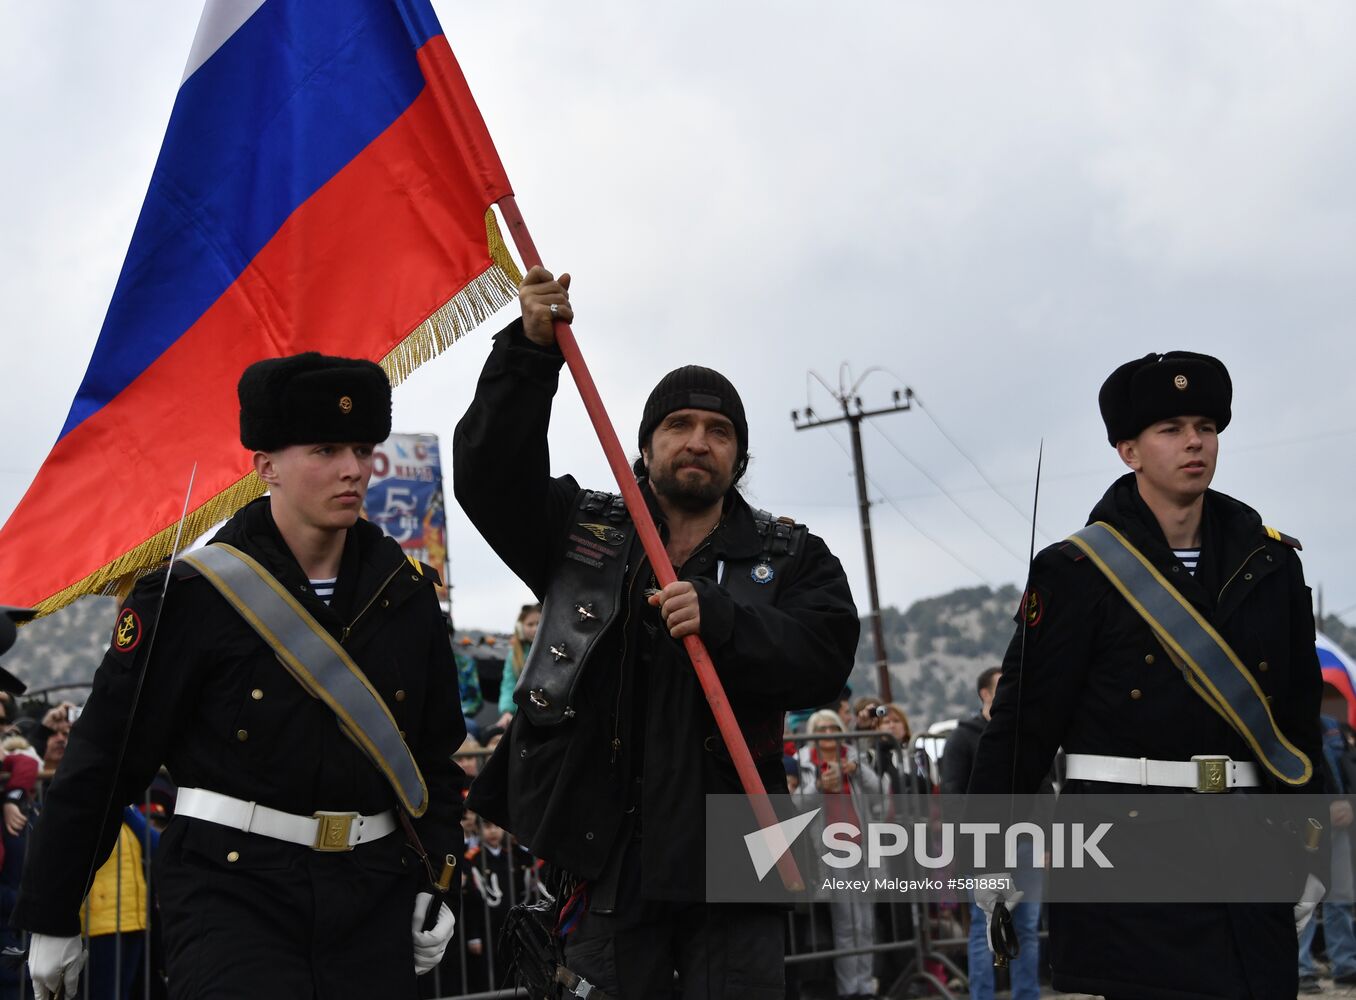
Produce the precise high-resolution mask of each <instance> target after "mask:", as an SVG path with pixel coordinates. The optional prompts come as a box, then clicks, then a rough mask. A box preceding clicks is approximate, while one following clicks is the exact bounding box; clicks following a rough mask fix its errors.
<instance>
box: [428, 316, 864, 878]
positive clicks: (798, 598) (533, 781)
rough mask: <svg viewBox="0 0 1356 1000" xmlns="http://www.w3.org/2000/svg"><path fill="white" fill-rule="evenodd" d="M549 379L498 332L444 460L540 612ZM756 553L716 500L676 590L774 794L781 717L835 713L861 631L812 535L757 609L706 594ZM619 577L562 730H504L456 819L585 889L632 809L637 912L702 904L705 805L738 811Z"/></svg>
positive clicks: (527, 350)
mask: <svg viewBox="0 0 1356 1000" xmlns="http://www.w3.org/2000/svg"><path fill="white" fill-rule="evenodd" d="M561 364H562V358H561V355H560V353H559V351H558V350H556V349H554V348H552V349H543V348H538V347H536V346H535V345H533V344H532V343H531V342H530V341H528V340H527V338H526V337H525V336H524V335H523V333H522V326H521V322H515V323H514V324H512V325H510V326H509V327H508V328H507V329H506V330H504V331H503V332H501V333H500V334H499V335H498V337H497V338H496V340H495V345H494V349H493V350H492V351H491V353H490V356H489V359H488V360H487V362H486V364H485V369H484V371H483V373H482V374H481V378H480V382H479V385H478V386H477V388H476V396H475V400H474V401H473V402H472V404H471V407H470V409H468V410H467V412H466V415H465V416H464V417H463V418H462V420H461V422H460V423H459V424H458V425H457V431H456V437H455V439H454V448H453V454H454V463H455V466H454V467H455V478H454V482H455V486H456V495H457V499H458V500H459V501H460V503H461V505H462V507H463V508H464V509H465V511H466V513H467V515H468V516H469V517H470V518H471V520H472V522H473V523H474V524H475V525H476V527H477V528H478V529H479V530H480V532H481V534H483V535H484V536H485V538H486V540H487V541H488V542H489V543H490V545H491V546H492V547H493V548H494V550H495V552H496V553H498V555H499V556H500V558H502V559H503V560H504V562H505V563H507V564H508V566H509V568H510V569H512V570H513V571H514V572H515V573H517V574H518V576H519V577H520V578H521V579H522V580H523V581H524V582H525V583H526V584H527V585H528V587H530V588H531V589H532V591H533V593H535V594H536V595H538V597H541V596H543V595H544V594H546V592H547V590H548V588H549V587H550V586H551V583H552V579H553V575H554V572H555V569H556V567H557V566H558V565H560V563H561V560H562V559H563V557H564V552H565V549H566V540H567V533H568V526H569V524H570V521H571V516H572V514H573V513H574V511H575V508H576V504H577V502H578V499H579V495H580V489H579V486H578V484H577V483H576V482H575V480H574V479H573V478H572V477H570V476H564V477H561V478H557V479H553V478H551V475H550V460H549V455H548V451H547V441H546V435H547V425H548V423H549V419H550V412H551V400H552V397H553V396H554V394H555V391H556V386H557V381H558V377H559V372H560V366H561ZM646 493H647V498H648V499H649V501H650V508H651V513H653V514H656V516H658V511H657V509H656V508H655V505H654V503H653V497H651V496H648V489H646ZM660 530H661V533H662V532H663V525H662V522H661V525H660ZM762 548H763V543H762V539H761V538H760V536H759V535H758V533H757V531H756V529H755V526H754V519H753V516H752V513H751V511H750V509H749V507H748V505H747V504H746V503H745V502H744V500H743V499H742V498H741V497H739V495H738V494H737V493H736V492H735V491H733V490H732V491H731V493H730V495H729V496H728V497H727V499H726V508H725V514H724V517H723V519H722V521H721V523H720V524H719V526H718V527H717V528H716V530H715V531H714V532H713V533H712V535H711V537H710V538H709V539H708V540H707V541H706V542H705V543H704V544H703V545H702V546H701V547H699V548H698V550H697V551H696V552H694V553H693V554H692V556H691V557H690V558H689V559H688V561H687V563H686V565H684V566H682V567H681V568H680V571H679V574H678V575H679V578H680V579H684V580H689V581H691V582H692V583H693V584H694V585H695V587H696V588H697V593H698V599H699V601H700V611H701V620H702V629H701V635H702V639H703V640H704V641H705V643H706V645H707V648H708V649H709V650H710V653H711V657H712V659H713V661H714V662H715V666H716V672H717V674H718V675H719V677H720V680H721V683H722V685H723V686H724V688H725V693H726V695H727V696H728V698H729V700H730V703H731V706H732V707H733V709H734V711H735V715H736V717H737V718H738V719H739V721H740V724H741V727H742V728H743V730H744V732H745V735H746V736H748V735H749V734H750V732H751V731H753V730H758V731H765V730H766V729H767V728H768V725H767V724H768V721H769V718H770V719H771V723H772V728H773V729H774V730H775V732H774V733H773V738H772V740H771V743H770V745H769V746H767V747H766V748H765V749H764V752H763V753H762V754H758V753H755V760H756V763H757V765H758V771H759V774H760V775H761V776H762V779H763V783H764V785H765V786H766V788H767V789H768V790H769V791H770V792H774V793H778V794H785V792H786V773H785V770H784V769H783V767H782V763H781V753H782V751H781V746H780V734H781V728H780V726H781V718H780V715H781V713H782V712H783V711H786V710H789V709H794V708H801V707H807V706H812V705H821V704H824V703H825V702H827V701H829V700H831V699H832V698H834V697H835V696H837V694H838V693H839V691H841V690H842V687H843V683H844V681H845V680H846V678H847V675H848V673H849V672H850V670H851V667H852V659H853V654H854V651H855V649H856V644H857V637H858V632H859V629H860V623H859V621H858V618H857V610H856V607H855V605H854V604H853V602H852V595H851V593H850V591H849V589H848V585H847V580H846V578H845V577H844V575H843V570H842V567H841V565H840V564H839V562H838V560H837V559H836V558H835V557H834V556H833V555H832V553H830V552H829V550H828V548H827V547H826V546H825V544H824V542H823V541H822V540H821V539H819V538H817V537H816V536H814V535H807V536H806V540H805V544H804V545H803V546H802V547H801V548H800V549H799V551H798V552H797V553H796V554H795V555H794V556H793V557H791V560H790V562H789V564H788V565H787V566H785V567H784V568H783V569H782V570H781V571H780V572H779V574H778V576H779V577H780V579H779V581H778V586H777V590H776V594H775V596H774V598H773V600H772V603H771V604H761V605H753V604H746V603H740V602H739V601H737V600H735V598H734V597H733V596H732V595H731V593H730V591H729V590H727V589H726V588H725V587H722V586H720V585H718V584H717V582H716V575H717V567H718V565H719V564H720V563H722V562H724V563H725V564H726V572H727V573H728V574H733V573H743V574H748V573H749V570H750V569H751V567H752V566H753V565H754V564H755V563H756V561H757V560H758V558H759V553H760V552H761V551H762ZM627 560H628V571H627V573H626V577H625V586H626V588H627V593H626V594H625V595H624V597H623V604H624V608H623V611H622V613H621V614H620V615H619V616H618V618H619V621H620V624H619V625H618V626H616V627H614V628H612V629H610V630H609V632H607V633H606V634H604V635H603V636H601V637H600V638H599V640H598V643H597V645H596V646H595V647H594V651H593V653H592V654H591V655H590V656H589V658H588V660H587V661H586V662H585V664H584V666H583V672H582V674H581V679H580V681H579V688H578V691H577V693H576V696H575V699H574V707H575V709H576V711H577V714H576V715H575V716H574V717H573V718H571V719H568V720H566V721H564V722H563V723H561V724H560V725H558V726H550V727H546V726H542V727H537V726H533V725H532V723H531V722H529V721H528V720H527V718H526V717H525V716H524V713H523V712H519V713H518V714H517V716H516V717H515V719H514V722H513V726H512V727H511V729H510V732H509V734H508V736H507V738H505V740H504V741H503V742H502V743H501V744H500V746H499V748H498V749H497V750H496V752H495V754H494V756H493V757H491V758H490V760H489V761H488V762H487V764H486V766H485V768H484V770H483V771H482V772H481V774H480V776H479V777H478V778H477V779H476V781H475V782H474V783H473V785H472V788H471V797H470V800H469V805H470V806H471V807H472V808H473V809H475V810H476V811H478V812H481V813H483V814H484V815H485V816H487V817H488V818H490V819H493V820H494V821H495V822H497V823H499V824H500V825H502V826H504V827H505V828H507V829H509V830H511V831H513V833H514V834H515V835H517V836H518V837H519V838H520V839H521V840H522V841H523V842H524V843H525V844H527V845H528V846H529V847H530V848H531V849H532V851H533V853H534V854H535V855H537V856H538V857H540V858H543V859H545V860H547V861H549V862H551V863H552V864H554V865H557V866H559V867H560V868H563V869H565V870H566V871H569V872H571V873H573V874H575V875H577V876H580V877H583V878H596V877H597V876H598V875H599V873H600V872H601V870H602V868H603V866H604V863H605V862H606V860H607V859H608V856H609V854H610V852H611V850H612V847H613V845H614V843H615V842H616V839H617V835H618V831H619V829H620V828H621V823H622V816H623V812H624V811H625V810H627V809H630V808H632V807H638V812H639V815H640V817H641V823H642V824H643V827H644V834H643V838H642V844H643V847H642V852H643V853H642V871H643V887H642V891H643V892H644V894H645V895H646V897H647V898H651V899H678V900H684V899H700V898H702V897H703V895H704V892H703V886H704V881H703V876H702V872H703V871H704V870H705V869H704V851H705V845H704V831H703V827H704V821H703V816H704V815H705V801H704V798H703V796H704V795H706V794H708V793H725V794H732V793H733V794H737V793H739V792H740V790H741V789H740V784H739V780H738V777H737V775H736V773H735V770H734V766H733V765H732V764H731V763H730V760H729V757H728V754H727V753H726V751H725V749H724V746H723V744H721V742H720V740H719V738H718V737H717V736H716V732H717V731H716V725H715V721H714V719H713V717H712V715H711V711H710V708H709V707H708V706H707V704H706V700H705V698H704V697H703V694H702V691H701V687H700V684H699V683H698V680H697V676H696V674H695V672H694V671H693V669H692V665H691V663H690V661H689V660H688V658H687V655H686V653H685V652H684V651H683V649H682V645H681V643H680V642H678V641H677V640H674V639H672V638H670V637H669V635H668V633H667V631H666V630H665V629H664V628H663V627H662V625H661V624H660V623H659V621H658V615H657V613H655V611H654V609H652V608H650V607H649V605H648V604H646V602H645V596H644V595H645V590H646V589H647V588H648V587H649V586H651V585H652V584H651V582H650V571H649V567H648V564H647V563H646V562H645V556H644V553H643V552H642V550H641V548H640V544H639V542H638V541H637V542H635V543H634V544H633V546H632V549H631V551H630V552H629V553H628V554H627ZM723 579H725V580H726V581H727V582H728V581H729V579H730V577H729V576H726V577H724V578H723ZM566 596H567V597H568V596H569V595H566ZM757 749H758V748H756V747H755V750H757ZM760 758H761V759H760ZM637 777H641V778H643V781H642V782H641V783H640V788H641V790H640V791H639V792H637V790H636V788H637V786H636V783H635V780H634V779H636V778H637Z"/></svg>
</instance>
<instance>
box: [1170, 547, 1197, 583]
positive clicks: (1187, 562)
mask: <svg viewBox="0 0 1356 1000" xmlns="http://www.w3.org/2000/svg"><path fill="white" fill-rule="evenodd" d="M1172 554H1173V555H1175V556H1176V557H1177V558H1178V559H1179V560H1180V561H1181V563H1182V565H1183V566H1185V567H1186V568H1187V572H1188V573H1190V574H1191V575H1192V576H1195V575H1196V564H1197V563H1198V562H1200V561H1201V550H1200V547H1199V546H1198V547H1196V548H1194V549H1173V550H1172Z"/></svg>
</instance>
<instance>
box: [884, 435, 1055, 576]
mask: <svg viewBox="0 0 1356 1000" xmlns="http://www.w3.org/2000/svg"><path fill="white" fill-rule="evenodd" d="M872 430H874V431H875V432H876V433H877V434H879V435H880V436H881V437H883V438H884V439H885V443H886V444H888V445H889V446H890V447H891V448H893V449H894V450H895V451H897V452H898V453H899V457H900V458H902V459H904V461H906V462H908V463H909V464H910V465H911V466H913V467H914V468H915V469H916V470H918V472H919V473H921V474H922V476H923V478H924V479H926V480H927V481H928V482H930V483H931V484H932V485H933V486H935V487H937V489H938V490H939V491H940V492H941V494H942V496H944V497H946V498H947V499H948V500H950V501H951V504H952V506H954V507H955V508H956V509H957V510H958V511H960V512H961V513H962V514H964V515H965V516H966V517H968V518H969V519H970V521H971V523H973V524H974V525H975V526H976V527H977V528H979V530H980V531H982V532H984V534H986V535H988V536H989V537H990V538H992V539H993V540H994V542H996V543H997V544H998V545H999V546H1000V547H1001V548H1002V549H1003V551H1005V552H1006V553H1007V554H1008V555H1010V556H1012V558H1014V559H1016V560H1017V561H1018V562H1020V563H1022V564H1023V565H1025V564H1026V557H1025V556H1023V555H1022V554H1021V553H1019V552H1016V551H1014V550H1013V549H1011V548H1009V547H1008V543H1007V542H1005V541H1003V539H1002V538H1000V537H999V536H998V535H996V534H994V533H993V532H992V531H990V530H989V528H988V526H987V525H986V524H984V522H983V521H981V520H980V519H979V518H978V517H977V516H975V515H974V514H972V513H971V512H970V511H969V510H967V509H966V507H965V505H964V504H962V503H961V502H960V501H959V500H957V499H956V497H955V496H954V495H953V494H952V493H951V491H950V490H948V489H947V488H946V487H945V486H943V485H942V484H941V483H940V482H939V481H938V480H937V478H936V477H935V476H933V475H932V474H931V473H930V472H928V470H927V469H925V468H923V467H922V466H921V465H919V464H918V462H916V461H915V460H914V459H912V458H910V457H909V456H908V455H907V454H905V452H904V449H903V448H901V447H900V446H899V445H897V444H896V443H895V442H894V439H892V438H891V437H890V435H888V434H886V433H885V432H884V431H883V430H881V429H880V428H879V427H876V426H875V425H872ZM1000 495H1001V494H1000ZM1023 520H1025V521H1026V522H1027V523H1028V524H1029V523H1030V522H1031V518H1029V517H1024V518H1023Z"/></svg>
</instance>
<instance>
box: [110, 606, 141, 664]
mask: <svg viewBox="0 0 1356 1000" xmlns="http://www.w3.org/2000/svg"><path fill="white" fill-rule="evenodd" d="M139 645H141V616H140V615H138V614H137V613H136V612H135V611H133V610H132V609H131V608H123V609H122V610H121V611H119V612H118V620H117V622H115V623H114V625H113V648H114V649H116V650H117V651H118V652H119V653H130V652H131V651H132V650H134V649H136V648H137V646H139Z"/></svg>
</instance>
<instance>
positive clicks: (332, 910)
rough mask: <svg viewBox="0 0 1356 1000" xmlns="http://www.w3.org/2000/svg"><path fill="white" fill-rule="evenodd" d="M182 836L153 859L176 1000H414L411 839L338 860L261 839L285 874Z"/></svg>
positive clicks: (390, 840) (388, 841) (384, 842)
mask: <svg viewBox="0 0 1356 1000" xmlns="http://www.w3.org/2000/svg"><path fill="white" fill-rule="evenodd" d="M190 822H194V823H196V822H197V821H190ZM182 832H183V828H182V827H178V828H176V827H174V826H172V827H171V828H170V830H168V831H167V832H166V834H165V836H164V837H162V838H161V842H160V850H159V852H158V853H157V855H156V859H155V866H156V871H155V878H156V889H157V894H158V896H159V900H160V912H161V914H162V917H163V924H162V929H163V931H164V939H165V959H166V965H167V969H166V972H167V975H168V978H169V992H170V996H171V997H172V998H173V1000H189V998H192V1000H207V998H223V1000H225V998H231V1000H239V998H241V997H248V998H250V1000H311V998H312V997H318V998H324V1000H371V998H373V997H382V998H387V997H390V998H397V1000H400V998H405V1000H412V998H414V997H415V995H416V987H415V976H414V954H413V946H412V942H411V936H410V934H411V932H410V922H411V918H412V915H413V913H414V894H415V891H416V890H417V888H418V881H417V879H416V878H415V872H414V869H413V867H412V866H410V865H408V864H407V863H402V859H403V855H402V849H401V839H402V838H400V837H398V836H396V835H391V836H388V837H383V838H382V839H381V840H378V841H375V842H374V843H372V844H371V845H370V846H369V845H363V846H360V847H358V848H356V849H355V850H353V851H349V852H344V853H338V854H323V853H317V852H314V851H311V850H309V849H307V848H304V847H298V848H295V849H292V846H291V845H282V846H283V847H286V848H288V849H287V850H286V852H285V853H284V852H281V851H278V850H277V848H276V847H270V846H269V845H268V844H264V843H263V842H262V840H260V843H261V845H262V846H261V849H260V851H259V852H258V853H259V854H260V855H261V856H266V857H267V859H268V860H267V863H268V864H270V865H276V867H263V866H262V865H261V866H260V867H250V861H251V860H252V859H251V858H250V857H248V856H243V857H241V858H239V859H238V861H235V862H232V861H229V860H227V859H226V858H224V857H223V858H219V859H218V858H215V857H211V856H207V855H204V854H202V853H200V852H198V851H196V850H194V849H193V847H192V846H191V845H186V844H185V843H184V840H183V837H182ZM272 843H273V844H276V843H277V842H276V841H275V842H272ZM241 854H242V855H245V854H246V851H241Z"/></svg>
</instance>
